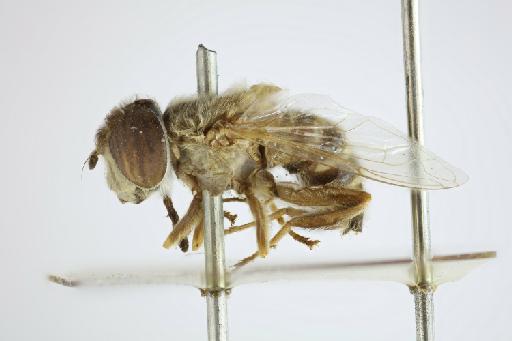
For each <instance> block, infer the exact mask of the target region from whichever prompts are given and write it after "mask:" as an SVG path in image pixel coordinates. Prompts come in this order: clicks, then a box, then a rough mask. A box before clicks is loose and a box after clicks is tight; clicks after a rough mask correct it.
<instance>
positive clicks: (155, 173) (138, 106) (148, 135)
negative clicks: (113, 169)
mask: <svg viewBox="0 0 512 341" xmlns="http://www.w3.org/2000/svg"><path fill="white" fill-rule="evenodd" d="M111 115H112V119H111V120H110V122H111V124H112V126H110V127H109V130H110V137H109V139H108V146H109V149H110V153H111V155H112V158H113V159H114V161H115V163H116V165H117V167H118V168H119V170H120V171H121V173H122V174H123V175H124V176H125V177H126V178H127V179H128V180H129V181H131V182H132V183H134V184H135V185H137V186H139V187H141V188H153V187H155V186H157V185H158V184H159V183H160V182H161V181H162V179H163V177H164V175H165V171H166V167H167V152H166V138H167V136H166V133H165V131H164V129H163V127H162V125H161V123H160V116H161V112H160V109H159V108H158V105H157V104H156V103H155V102H154V101H153V100H150V99H139V100H135V101H134V102H132V103H129V104H126V105H124V106H122V107H120V108H116V109H114V110H113V111H112V113H111Z"/></svg>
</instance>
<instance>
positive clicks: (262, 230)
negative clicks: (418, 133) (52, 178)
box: [89, 84, 467, 265]
mask: <svg viewBox="0 0 512 341" xmlns="http://www.w3.org/2000/svg"><path fill="white" fill-rule="evenodd" d="M98 155H102V156H103V157H104V159H105V161H106V163H107V182H108V183H109V186H110V188H111V189H112V190H113V191H115V192H116V193H117V195H118V198H119V199H120V200H121V201H129V202H135V203H138V202H141V201H142V200H144V199H145V198H146V197H147V196H148V195H149V194H150V193H151V192H153V191H156V190H157V189H159V188H164V187H165V188H166V187H167V186H166V185H165V182H166V180H165V179H166V177H167V175H168V174H169V172H170V171H171V169H172V170H174V172H175V173H176V175H177V177H178V179H180V180H181V181H183V182H184V183H185V184H186V185H187V186H188V187H189V188H190V189H191V191H192V192H193V194H194V198H193V200H192V203H191V204H190V207H189V209H188V211H187V213H186V214H185V216H184V217H183V219H181V220H179V221H178V219H177V214H176V213H175V211H174V209H173V208H172V201H171V199H170V196H169V195H168V193H167V191H163V192H164V202H165V203H166V207H167V208H168V210H169V215H170V217H171V218H172V219H173V223H174V229H173V230H172V232H171V233H170V234H169V236H168V238H167V240H166V241H165V243H164V246H165V247H168V248H169V247H172V246H174V245H176V244H178V243H181V246H182V249H184V243H185V242H184V241H185V240H187V237H188V235H189V234H191V233H192V232H193V235H194V237H193V248H194V249H195V248H197V247H199V246H200V245H201V244H202V235H203V231H202V228H203V226H202V216H203V212H202V208H201V193H202V191H203V190H208V191H210V192H211V193H212V195H219V194H222V193H223V192H224V191H227V190H232V191H235V192H236V193H238V195H239V200H243V201H245V202H246V203H247V204H248V205H249V207H250V210H251V212H252V214H253V216H254V222H252V223H249V224H245V225H242V226H238V227H232V228H230V229H228V230H226V232H227V233H231V232H236V231H239V230H242V229H245V228H249V227H252V226H255V229H256V240H257V251H256V252H255V253H254V254H253V255H251V256H249V257H247V258H246V259H244V260H242V261H241V262H240V263H238V264H239V265H241V264H245V263H247V262H249V261H251V260H253V259H255V258H256V257H258V256H260V257H265V256H266V255H267V254H268V252H269V248H270V247H274V246H276V245H277V244H278V242H279V241H280V240H281V239H282V238H283V237H284V236H286V235H290V236H291V237H292V238H293V239H295V240H297V241H298V242H300V243H303V244H305V245H307V246H309V247H313V246H314V245H316V244H317V243H318V241H316V240H311V239H309V238H307V237H304V236H302V235H300V234H298V233H297V232H296V231H294V229H295V228H303V229H339V230H341V231H342V232H343V233H347V232H350V231H356V232H357V231H361V229H362V222H363V213H364V210H365V208H366V206H367V205H368V203H369V201H370V198H371V196H370V194H369V193H367V192H365V191H364V190H363V178H368V179H372V180H376V181H380V182H384V183H388V184H391V185H396V186H404V187H410V188H417V189H428V190H430V189H443V188H450V187H455V186H459V185H461V184H462V183H464V182H465V181H466V179H467V177H466V175H465V174H464V173H463V172H462V171H460V170H458V169H457V168H455V167H453V166H451V165H449V164H448V163H446V162H445V161H443V160H441V159H440V158H439V157H437V156H436V155H434V154H433V153H431V152H429V151H428V150H426V149H425V148H423V147H422V146H421V145H419V144H418V143H416V142H414V141H411V140H410V139H409V138H408V137H406V136H405V135H404V134H403V133H401V132H400V131H398V130H397V129H395V128H393V127H392V126H390V125H389V124H387V123H385V122H383V121H380V120H378V119H376V118H372V117H367V116H363V115H360V114H357V113H354V112H352V111H350V110H347V109H345V108H343V107H340V106H339V105H337V104H336V103H334V102H333V101H332V100H330V99H329V98H328V97H325V96H319V95H296V96H289V95H287V93H286V92H285V91H282V90H281V89H280V88H278V87H276V86H272V85H267V84H258V85H254V86H252V87H250V88H249V89H233V90H229V91H228V92H226V93H224V94H223V95H221V96H219V97H213V96H200V97H191V98H181V99H178V100H175V101H173V102H171V103H170V104H169V106H168V107H167V109H166V110H165V112H164V114H163V115H160V111H159V109H158V106H157V105H156V104H155V103H154V102H153V101H151V100H146V99H139V100H136V101H134V102H132V103H129V104H126V105H122V106H120V107H118V108H115V109H114V110H113V111H112V112H111V113H110V114H109V115H108V116H107V119H106V122H105V125H104V126H103V127H102V128H100V129H99V131H98V134H97V137H96V149H95V151H93V153H92V154H91V156H90V158H89V166H90V168H94V165H95V164H96V161H97V156H98ZM277 167H282V168H284V169H285V170H287V171H288V172H289V173H291V174H295V176H296V178H297V181H296V182H295V183H290V182H281V181H277V180H276V179H275V177H274V176H273V174H272V172H271V171H272V170H273V169H275V168H277ZM276 199H279V201H280V202H281V203H284V206H283V207H281V208H277V206H276V204H275V203H274V201H275V200H276ZM237 200H238V199H237ZM226 216H227V217H230V215H229V214H228V213H226ZM273 220H277V222H278V223H279V224H280V225H281V228H280V229H279V231H278V232H277V233H276V234H275V235H274V236H273V237H271V236H270V232H269V230H270V224H271V221H273Z"/></svg>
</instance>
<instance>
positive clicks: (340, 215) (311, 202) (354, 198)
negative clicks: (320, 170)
mask: <svg viewBox="0 0 512 341" xmlns="http://www.w3.org/2000/svg"><path fill="white" fill-rule="evenodd" d="M277 191H278V193H279V194H280V198H281V199H283V200H286V201H289V202H292V203H295V204H300V205H304V206H326V209H325V210H320V211H318V212H313V213H308V214H304V215H301V216H296V217H293V218H292V219H290V220H289V221H288V222H287V223H286V224H285V225H283V227H282V228H281V230H280V231H279V232H278V233H277V234H276V235H275V236H274V237H273V238H272V239H271V240H270V246H271V247H275V246H276V245H277V243H278V242H279V241H280V240H281V239H282V238H283V237H284V236H285V235H286V234H287V233H289V231H291V229H292V227H301V228H305V229H326V228H327V229H329V228H338V227H340V225H341V223H343V222H348V221H354V219H355V218H356V217H359V216H361V217H362V213H363V211H364V209H365V208H366V206H367V205H368V203H369V202H370V199H371V196H370V194H369V193H366V192H364V191H359V190H353V189H347V188H344V187H342V186H333V185H325V186H312V187H305V188H300V189H295V188H292V187H290V186H279V185H278V186H277ZM355 221H356V222H358V220H357V219H356V220H355ZM359 221H361V219H359ZM294 239H295V238H294Z"/></svg>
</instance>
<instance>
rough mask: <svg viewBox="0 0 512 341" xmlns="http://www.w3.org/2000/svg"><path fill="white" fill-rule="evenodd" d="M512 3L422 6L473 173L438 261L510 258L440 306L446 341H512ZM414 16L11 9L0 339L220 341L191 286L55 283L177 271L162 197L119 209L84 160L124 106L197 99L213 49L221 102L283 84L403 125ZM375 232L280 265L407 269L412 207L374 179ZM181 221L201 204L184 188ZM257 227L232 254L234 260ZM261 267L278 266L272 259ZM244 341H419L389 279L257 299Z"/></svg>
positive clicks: (249, 247)
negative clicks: (233, 93)
mask: <svg viewBox="0 0 512 341" xmlns="http://www.w3.org/2000/svg"><path fill="white" fill-rule="evenodd" d="M510 10H511V7H510V4H509V3H508V2H507V1H504V0H503V1H500V0H492V1H469V0H468V1H441V0H431V1H424V5H423V7H422V14H421V18H422V34H423V36H422V42H423V71H424V93H425V130H426V142H427V145H428V146H429V148H430V149H431V150H433V151H435V152H436V153H438V154H439V155H441V156H443V157H444V158H445V159H447V160H449V161H450V162H452V163H453V164H455V165H457V166H459V167H461V168H462V169H464V170H465V171H466V172H467V173H468V174H469V176H470V181H469V182H468V183H467V184H466V185H464V186H463V187H461V188H457V189H453V190H447V191H439V192H433V193H431V196H430V197H431V204H430V208H431V225H432V239H433V249H434V252H435V253H436V254H446V253H452V252H465V251H478V250H488V249H496V250H498V253H499V254H498V259H496V260H494V261H491V262H490V263H488V264H486V265H484V266H483V267H481V268H479V269H478V270H476V271H474V272H472V273H471V274H470V275H468V276H467V277H465V278H464V279H463V280H461V281H460V282H456V283H450V284H446V285H444V286H442V287H440V288H439V289H438V291H437V294H436V300H435V306H436V311H435V315H436V335H437V340H457V339H463V340H509V339H510V333H509V324H510V319H511V317H512V316H511V313H510V310H511V309H512V298H511V294H510V287H511V285H512V276H511V275H510V266H511V260H512V253H511V251H510V246H511V238H512V233H511V226H510V222H509V216H510V214H509V212H510V210H511V207H510V200H509V193H510V191H511V189H512V188H511V185H510V176H511V165H512V153H511V152H510V143H511V138H510V135H511V128H512V118H511V115H510V108H511V105H512V102H511V100H510V95H509V92H510V83H509V80H510V78H511V76H512V74H511V72H510V67H509V64H508V63H509V61H510V60H511V59H512V53H511V47H510V35H511V33H512V32H511V25H510V23H509V19H510V15H509V13H510ZM400 19H401V18H400V1H398V0H394V1H391V0H386V1H382V0H373V1H369V0H367V1H355V0H352V1H314V2H313V1H311V2H302V1H300V2H299V1H279V2H272V1H257V2H244V1H222V2H217V3H206V2H204V3H203V2H200V1H146V2H142V1H140V2H135V1H124V2H121V1H119V2H114V1H83V2H70V1H41V2H38V1H16V2H15V1H5V0H2V1H0V42H1V50H0V87H1V88H0V90H1V91H0V105H1V107H0V108H1V111H0V112H1V118H2V124H1V125H0V142H1V146H2V157H3V161H2V167H1V179H2V190H3V195H2V197H1V199H0V200H1V214H0V231H1V239H0V240H1V246H0V269H1V276H2V278H1V282H0V283H1V284H0V289H1V290H0V339H2V340H178V339H182V340H183V339H186V340H205V339H206V328H205V327H206V321H205V316H206V315H205V314H206V313H205V304H204V302H203V299H202V298H201V297H200V296H199V293H198V291H197V290H196V289H192V288H188V287H172V286H169V287H155V286H152V287H144V288H139V287H138V288H133V287H132V288H123V289H121V288H112V289H106V288H105V289H87V290H85V289H69V288H63V287H59V286H56V285H54V284H51V283H48V282H46V280H45V275H46V274H48V273H54V272H56V273H60V272H65V271H69V270H77V269H81V268H83V267H90V268H94V267H100V266H104V265H113V266H115V265H116V264H119V265H125V266H127V265H130V264H134V263H147V264H151V263H152V262H167V261H169V262H170V261H171V260H173V261H179V260H180V259H183V257H185V256H184V255H182V254H180V253H179V252H178V251H177V250H171V251H167V250H165V249H163V248H162V247H161V246H160V245H161V243H162V241H163V240H164V238H165V237H166V235H167V233H168V231H169V229H170V223H169V221H168V218H166V217H165V212H164V208H163V206H162V205H161V203H160V201H159V199H158V198H157V197H156V196H155V197H153V198H151V199H150V200H148V201H146V202H144V203H143V204H141V205H138V206H136V205H121V204H120V203H119V202H118V201H117V199H116V198H115V196H114V195H113V193H111V192H110V191H109V190H108V188H107V186H106V184H105V181H104V178H103V164H102V163H101V162H100V164H99V165H98V168H97V169H96V170H95V171H94V172H89V171H88V170H87V169H86V170H84V172H83V175H82V173H81V167H82V163H83V161H84V160H85V159H86V157H87V156H88V154H89V152H90V151H91V150H92V148H93V136H94V133H95V129H96V128H97V127H98V126H99V125H100V124H101V122H102V119H103V117H104V116H105V114H106V113H107V112H108V111H109V110H110V109H111V108H112V107H113V106H114V105H116V104H117V103H118V102H119V101H120V100H123V99H126V98H127V97H129V96H132V95H134V94H143V95H144V94H147V95H150V96H152V97H153V98H155V99H156V100H157V101H158V102H159V103H160V105H161V106H162V107H165V105H166V104H167V103H168V101H169V100H170V99H171V98H173V97H174V96H177V95H183V94H192V93H194V92H195V88H196V80H195V56H194V55H195V50H196V46H197V45H198V43H204V44H205V45H206V46H208V47H210V48H213V49H216V50H217V51H218V61H219V73H220V79H219V81H220V89H221V90H222V89H225V88H226V87H228V86H230V85H232V84H234V83H236V82H240V81H246V82H247V83H249V84H252V83H256V82H261V81H266V82H273V83H275V84H278V85H280V86H282V87H285V88H288V89H291V90H293V91H294V92H315V93H322V94H328V95H331V96H332V97H333V98H334V99H335V100H336V101H337V102H339V103H341V104H342V105H344V106H346V107H349V108H352V109H354V110H357V111H359V112H362V113H367V114H370V115H376V116H379V117H381V118H382V119H384V120H386V121H388V122H391V123H392V124H394V125H395V126H397V127H399V128H400V129H402V130H404V131H405V130H406V113H405V97H404V94H405V90H404V76H403V63H402V41H401V38H402V33H401V22H400ZM368 190H369V191H371V193H372V194H373V203H372V205H371V208H370V209H369V213H368V216H367V217H368V218H367V220H366V225H365V230H364V232H363V233H362V234H360V235H358V236H350V237H347V238H344V239H340V238H339V235H338V234H337V233H336V232H324V233H319V234H315V235H314V237H317V238H320V239H321V240H322V243H321V244H320V246H319V248H317V249H316V250H315V251H309V250H307V249H305V248H304V247H303V246H301V245H299V244H297V243H294V242H293V241H292V240H291V239H290V238H287V239H286V240H284V241H283V244H282V245H281V246H280V247H279V248H278V249H277V250H276V251H275V252H273V253H272V254H271V255H270V259H269V260H268V261H272V259H280V260H286V259H293V260H294V261H296V262H302V261H305V260H307V261H310V262H315V261H321V260H326V259H328V260H339V261H345V260H357V259H368V258H375V257H378V258H387V257H402V256H404V257H406V256H408V255H410V250H411V241H410V240H411V232H410V231H411V227H410V213H409V211H410V204H409V192H408V190H406V189H403V188H396V187H391V186H387V185H383V184H378V183H369V184H368ZM173 197H174V201H175V204H176V206H177V208H178V210H179V212H180V213H181V214H183V212H184V210H185V209H186V207H187V205H188V200H189V199H190V194H189V193H188V192H187V191H186V189H184V188H183V187H181V186H180V185H176V186H175V191H174V196H173ZM254 243H255V242H254V236H253V234H252V233H251V232H247V233H245V234H242V235H240V236H237V237H229V239H227V252H228V254H229V256H230V258H232V259H233V260H236V259H239V258H240V257H242V256H244V255H246V254H248V253H249V252H252V251H253V249H254V247H255V245H254ZM265 261H266V260H265ZM229 317H230V321H229V325H230V326H229V327H230V335H231V340H281V339H285V338H288V339H293V340H297V341H298V340H311V339H315V340H370V339H377V338H378V339H379V340H412V339H414V335H415V330H414V329H415V326H414V311H413V300H412V296H411V295H410V294H409V293H408V290H407V288H406V287H405V286H403V285H400V284H395V283H390V282H363V281H360V282H321V281H313V282H300V283H288V282H279V283H269V284H264V285H250V286H244V287H240V288H237V289H235V290H234V292H233V294H232V296H231V298H230V301H229Z"/></svg>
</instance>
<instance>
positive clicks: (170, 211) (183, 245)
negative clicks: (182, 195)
mask: <svg viewBox="0 0 512 341" xmlns="http://www.w3.org/2000/svg"><path fill="white" fill-rule="evenodd" d="M164 205H165V208H166V209H167V216H168V217H169V218H171V221H172V225H173V227H175V226H176V224H178V221H179V220H180V217H179V215H178V212H176V210H175V209H174V205H173V204H172V200H171V198H170V197H169V196H165V197H164ZM180 249H181V251H183V252H187V251H188V238H187V237H185V238H183V239H182V240H181V241H180Z"/></svg>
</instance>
